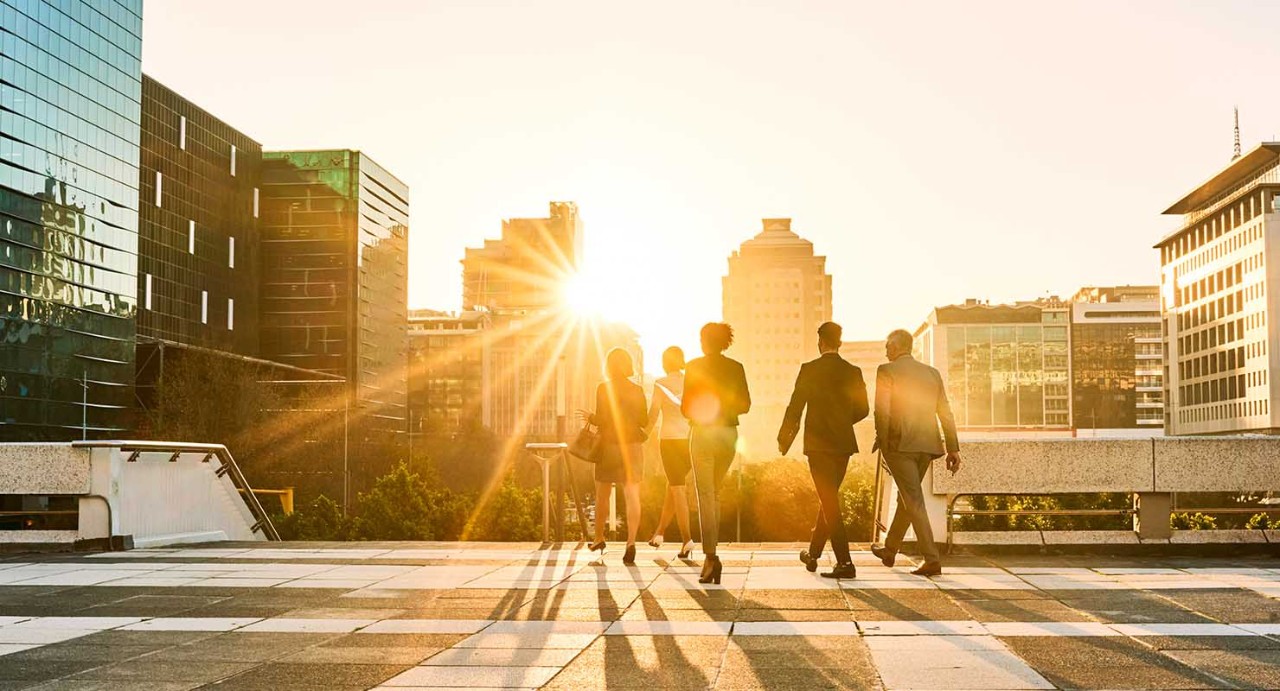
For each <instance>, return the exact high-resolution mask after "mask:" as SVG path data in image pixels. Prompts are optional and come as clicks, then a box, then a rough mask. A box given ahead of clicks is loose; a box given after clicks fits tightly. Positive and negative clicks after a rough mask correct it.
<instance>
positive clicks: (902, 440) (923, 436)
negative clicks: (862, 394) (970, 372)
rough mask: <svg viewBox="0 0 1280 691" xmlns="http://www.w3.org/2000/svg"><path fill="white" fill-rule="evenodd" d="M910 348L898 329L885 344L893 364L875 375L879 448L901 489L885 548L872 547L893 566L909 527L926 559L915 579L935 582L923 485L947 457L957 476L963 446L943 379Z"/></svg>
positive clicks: (938, 567)
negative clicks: (937, 461)
mask: <svg viewBox="0 0 1280 691" xmlns="http://www.w3.org/2000/svg"><path fill="white" fill-rule="evenodd" d="M911 342H912V338H911V334H910V333H907V332H906V331H902V330H900V329H899V330H897V331H894V332H893V333H891V334H889V338H888V340H886V341H885V344H884V354H885V357H887V358H888V359H889V362H888V363H886V364H883V365H880V367H879V368H878V369H877V370H876V445H875V448H876V449H879V450H880V452H881V453H883V454H884V460H885V465H887V466H889V473H890V474H892V475H893V481H894V483H895V484H897V485H898V510H897V512H895V513H894V515H893V524H892V525H890V526H889V534H888V535H887V536H885V539H884V547H875V546H874V545H873V546H872V547H871V552H872V553H873V554H875V555H876V556H877V557H880V561H881V562H882V563H884V565H885V566H893V560H894V557H895V556H896V555H897V553H898V550H899V548H901V547H902V538H903V536H905V535H906V534H907V526H908V525H911V526H912V527H913V528H915V533H916V543H917V544H919V546H920V552H921V554H923V555H924V563H923V564H921V565H920V568H918V569H916V570H915V571H912V572H911V573H913V574H916V575H918V576H936V575H938V574H940V573H942V559H941V557H940V556H939V554H938V546H937V545H936V544H934V541H933V526H931V525H929V514H928V513H927V512H926V511H925V505H924V489H923V488H922V487H921V485H920V482H921V480H922V479H923V478H924V476H925V473H927V472H929V464H930V463H932V462H933V459H935V458H940V457H942V456H943V455H944V454H945V455H946V457H947V470H950V471H951V472H953V473H954V472H955V471H956V470H958V469H959V468H960V441H959V438H958V437H957V435H956V421H955V417H953V416H952V414H951V404H950V403H949V402H948V401H947V390H946V387H944V386H943V384H942V375H941V374H938V370H936V369H934V368H932V367H930V366H928V365H926V364H924V363H921V362H917V361H916V359H915V358H913V357H911ZM939 425H941V427H942V431H941V433H939V431H938V427H939Z"/></svg>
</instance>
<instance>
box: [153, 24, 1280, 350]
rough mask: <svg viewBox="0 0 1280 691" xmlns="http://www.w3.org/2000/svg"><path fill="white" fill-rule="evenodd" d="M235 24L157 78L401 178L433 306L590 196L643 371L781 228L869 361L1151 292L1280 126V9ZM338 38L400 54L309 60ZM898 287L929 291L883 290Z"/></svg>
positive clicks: (202, 28)
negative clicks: (1066, 308)
mask: <svg viewBox="0 0 1280 691" xmlns="http://www.w3.org/2000/svg"><path fill="white" fill-rule="evenodd" d="M237 4H242V5H244V6H245V8H248V4H247V3H237V2H230V3H226V4H223V5H219V6H217V7H205V6H191V5H189V4H187V3H177V2H173V1H171V0H151V2H149V3H148V4H147V5H146V16H145V17H144V22H143V27H144V34H145V40H144V44H143V45H144V52H143V68H144V70H146V71H147V72H148V73H149V74H151V75H152V76H154V77H156V78H157V79H159V80H160V81H162V82H164V83H166V84H167V85H169V86H170V87H172V88H174V89H176V90H178V91H179V92H181V93H183V94H184V95H187V96H188V97H190V98H191V99H192V100H194V101H195V102H196V103H198V104H199V105H201V106H202V107H204V108H207V109H209V110H210V111H212V112H214V113H216V114H218V115H219V117H223V118H225V119H227V120H228V121H229V122H231V123H232V124H234V125H235V126H236V127H239V128H242V129H243V130H244V131H246V132H248V133H250V134H251V136H254V137H256V138H259V139H260V141H261V142H262V143H263V145H264V146H265V147H267V148H292V147H297V148H315V147H325V146H337V145H341V146H351V147H352V148H359V149H361V150H363V151H365V152H366V153H368V154H369V155H370V156H372V157H373V158H375V159H376V160H378V161H380V162H382V163H383V164H384V165H385V166H387V168H388V169H389V170H392V171H393V172H395V173H396V174H397V175H398V176H400V177H402V178H403V179H404V180H405V181H406V182H407V183H408V184H409V186H410V188H411V190H412V194H413V198H414V200H415V208H416V209H417V210H418V213H417V214H415V215H414V217H413V218H411V221H410V228H411V240H410V245H411V250H410V251H411V259H410V261H411V263H410V281H411V285H410V298H409V300H410V307H413V308H419V307H429V308H435V309H451V310H452V309H458V308H460V307H461V304H460V293H461V286H460V280H459V278H460V274H461V267H460V264H459V263H458V260H460V259H461V257H462V254H463V251H464V248H465V247H468V246H478V245H480V244H482V242H483V240H484V238H486V237H496V236H497V235H498V234H499V231H500V227H501V219H503V218H511V217H529V216H539V215H541V214H542V213H543V210H544V209H545V207H546V204H547V202H548V201H553V200H557V201H560V200H562V201H573V202H575V203H577V204H578V205H579V207H580V209H581V210H582V216H583V219H584V223H585V229H586V230H585V232H586V236H585V254H586V262H587V266H588V267H590V271H591V272H593V273H596V274H598V277H597V278H596V280H602V279H603V278H604V277H608V278H609V279H612V280H613V281H614V282H613V283H612V284H611V286H609V287H610V288H616V289H617V292H616V293H615V294H614V295H613V297H614V298H615V299H616V300H617V302H618V304H617V305H616V308H617V309H616V312H610V313H609V314H608V316H610V317H612V318H616V319H618V320H620V321H624V322H627V323H628V324H630V325H631V326H633V327H634V328H636V330H637V331H639V332H640V334H641V337H642V339H643V343H644V346H645V350H646V353H647V354H650V353H655V352H658V351H660V350H661V348H662V347H664V346H665V345H667V344H668V343H669V342H677V343H680V344H682V345H686V346H689V345H692V343H693V342H694V341H695V340H696V338H695V334H696V329H697V327H698V326H700V325H701V324H702V323H703V322H706V321H712V320H717V319H719V318H720V277H721V276H723V275H724V273H725V271H726V269H727V259H728V256H729V254H730V253H731V252H732V251H733V250H734V249H736V248H737V247H738V245H739V244H740V243H741V242H743V241H745V240H747V239H749V238H750V237H752V236H753V235H755V234H756V233H757V232H758V228H759V222H760V219H761V218H765V217H790V218H793V219H794V228H795V230H796V232H797V233H798V234H799V235H801V236H803V237H805V238H806V239H809V240H811V241H813V242H814V244H815V249H816V251H817V252H818V253H819V254H823V255H826V256H827V257H828V258H829V260H828V269H829V271H830V273H831V274H832V275H833V276H834V278H835V280H834V291H835V315H834V316H835V319H836V320H837V321H840V322H841V323H843V324H844V325H845V327H846V333H847V334H848V336H849V338H850V340H863V339H866V340H870V339H876V338H882V337H883V334H884V333H887V331H888V330H890V329H891V328H896V327H905V328H914V327H915V326H917V325H918V324H919V323H921V322H922V321H923V319H924V318H925V316H926V315H927V314H928V311H929V310H930V309H931V308H932V307H934V306H937V305H942V304H950V303H958V302H962V301H963V300H965V299H966V298H981V299H989V300H991V301H992V302H1002V301H1006V300H1014V299H1029V298H1034V297H1038V296H1046V295H1049V294H1058V295H1060V296H1064V297H1065V296H1068V295H1070V294H1071V293H1072V292H1073V291H1074V290H1075V289H1076V288H1078V287H1080V286H1084V285H1119V284H1155V283H1156V282H1157V280H1158V271H1159V258H1158V255H1157V254H1156V252H1155V250H1153V249H1152V248H1151V246H1152V245H1153V244H1154V243H1155V242H1156V241H1157V240H1159V238H1161V237H1163V236H1164V235H1166V234H1167V233H1168V232H1170V231H1171V230H1172V229H1173V228H1175V227H1176V225H1177V224H1178V222H1179V219H1176V218H1163V217H1161V216H1160V211H1161V210H1163V209H1164V208H1166V207H1167V206H1168V204H1169V203H1171V202H1172V201H1173V200H1175V199H1177V198H1178V197H1179V196H1181V194H1183V193H1185V191H1187V190H1189V189H1192V188H1193V187H1195V186H1196V185H1198V184H1199V183H1201V182H1202V181H1203V180H1204V178H1205V175H1204V171H1206V170H1214V169H1218V168H1221V167H1222V166H1225V165H1226V164H1227V163H1228V162H1229V160H1230V154H1231V144H1232V139H1231V134H1232V132H1231V109H1232V107H1233V106H1235V105H1239V107H1240V110H1241V122H1242V130H1243V138H1242V139H1243V142H1244V146H1245V149H1246V150H1247V149H1249V148H1251V147H1252V146H1253V145H1255V144H1256V143H1257V142H1258V141H1259V140H1260V139H1267V138H1269V137H1268V136H1266V135H1268V134H1270V131H1269V130H1267V129H1266V127H1265V126H1262V125H1260V123H1266V122H1280V98H1276V97H1273V96H1270V95H1268V94H1267V93H1266V92H1265V91H1264V90H1260V89H1258V88H1257V87H1256V84H1258V83H1261V82H1262V81H1263V80H1264V79H1265V78H1266V76H1267V75H1266V73H1265V70H1264V68H1263V67H1262V66H1263V65H1265V64H1267V62H1268V61H1267V59H1266V58H1267V57H1272V56H1274V53H1275V51H1276V48H1275V47H1274V46H1273V45H1270V41H1269V39H1268V37H1267V36H1266V32H1265V31H1264V30H1263V27H1265V26H1268V25H1270V24H1271V22H1269V21H1267V19H1268V17H1269V16H1271V17H1273V18H1275V19H1280V8H1270V7H1253V6H1250V7H1251V9H1250V11H1249V12H1239V13H1236V14H1238V15H1239V16H1238V17H1234V18H1233V17H1226V16H1224V15H1226V14H1228V13H1226V12H1219V11H1218V8H1214V7H1202V6H1197V5H1193V4H1190V3H1182V4H1175V5H1166V4H1160V5H1157V4H1155V3H1129V4H1125V5H1120V6H1114V5H1108V6H1107V8H1106V9H1105V10H1104V9H1095V8H1088V7H1055V8H1052V9H1050V10H1043V9H1040V8H1027V7H1022V6H1019V5H1016V4H1008V3H986V4H983V5H980V6H966V7H965V8H955V7H947V6H945V5H936V6H934V7H933V8H932V10H931V11H930V12H929V13H928V16H930V17H931V18H932V19H933V20H934V21H931V22H927V23H921V22H919V21H918V20H917V14H918V10H914V11H912V14H911V15H908V14H906V13H907V12H908V10H905V9H898V8H893V7H875V6H862V7H858V8H849V7H845V6H843V5H829V6H823V5H822V4H818V3H808V4H805V5H803V6H800V7H794V8H793V7H792V6H790V5H783V4H781V3H778V4H773V5H766V6H756V7H751V8H742V7H731V6H730V5H728V4H726V3H714V4H709V5H700V6H698V7H694V8H687V7H686V8H681V11H680V18H681V21H680V22H679V23H674V22H668V21H666V19H665V17H666V16H669V15H668V14H666V13H662V12H653V13H647V14H644V15H643V16H631V15H626V14H624V13H615V12H611V11H610V10H608V9H607V8H600V7H595V6H593V5H590V4H587V3H578V2H562V3H555V4H554V5H544V6H539V7H538V8H532V7H527V6H522V5H519V4H515V3H486V4H482V5H477V4H473V3H434V2H433V3H407V2H384V3H379V9H381V10H383V11H382V12H381V13H380V15H379V17H381V18H370V17H369V16H368V15H362V16H361V21H360V22H357V23H352V22H350V21H347V20H348V19H349V17H347V15H345V14H343V13H341V12H337V11H335V9H336V8H337V7H338V4H337V3H332V2H329V3H323V2H315V3H307V4H305V5H303V4H302V3H299V2H292V1H283V2H277V3H271V4H270V5H267V6H258V5H254V6H253V7H252V11H250V10H249V9H245V10H244V11H243V12H241V11H237V10H236V5H237ZM1241 4H1243V3H1241ZM671 7H672V8H674V7H675V6H674V5H672V6H671ZM244 16H254V17H255V22H254V23H252V24H250V25H243V26H242V25H240V24H238V23H236V22H237V21H238V20H237V18H238V17H244ZM624 20H625V21H624ZM196 27H198V29H199V30H195V28H196ZM282 27H285V28H287V29H282ZM908 27H909V29H910V30H909V31H908V30H907V28H908ZM1035 27H1050V28H1049V29H1044V30H1036V28H1035ZM231 36H234V40H235V41H236V43H237V45H239V46H244V48H242V49H241V50H236V51H226V50H225V45H226V41H227V40H228V38H229V37H231ZM476 36H480V37H482V38H480V39H478V40H477V39H475V38H473V37H476ZM548 36H550V37H552V39H551V40H548V39H546V38H545V37H548ZM557 36H564V37H566V39H565V40H561V41H557V40H554V37H557ZM1079 36H1089V37H1090V43H1089V48H1090V50H1091V51H1092V52H1089V53H1081V52H1080V51H1079V47H1080V45H1081V44H1079V43H1078V42H1077V40H1076V37H1079ZM468 37H472V38H468ZM535 37H537V41H536V43H535V42H534V41H535ZM1227 39H1229V41H1230V43H1229V44H1226V43H1223V41H1225V40H1227ZM338 40H343V41H352V42H353V43H354V44H355V45H357V46H364V45H374V43H375V42H376V45H377V46H378V48H379V50H378V51H366V52H360V51H356V52H354V53H353V52H352V51H336V50H335V51H328V52H326V51H324V50H317V49H316V46H317V45H329V44H332V43H334V42H335V41H338ZM1190 45H1194V46H1196V47H1197V49H1196V50H1188V49H1187V46H1190ZM208 55H217V56H218V60H207V59H205V57H206V56H208ZM1242 55H1244V56H1248V57H1249V58H1250V59H1248V60H1241V56H1242ZM1254 65H1257V67H1256V68H1255V67H1253V66H1254ZM264 73H265V74H276V75H279V76H282V77H284V78H285V79H283V80H282V79H278V78H276V79H261V78H258V75H262V74H264ZM228 75H231V76H232V78H228ZM235 75H243V76H245V77H248V78H245V79H237V78H234V76H235ZM282 87H283V88H282ZM368 94H393V95H395V97H396V98H394V99H393V100H392V101H390V102H389V104H388V105H386V107H372V105H373V104H374V103H376V102H377V99H376V98H374V99H370V98H366V97H365V96H366V95H368ZM1204 94H1208V96H1207V97H1205V96H1203V95H1204ZM344 96H345V97H344ZM381 98H385V97H381ZM316 104H322V106H323V107H316ZM1277 129H1280V128H1277ZM1050 133H1052V134H1050ZM1170 142H1173V143H1174V144H1172V145H1171V144H1170ZM1081 171H1084V172H1081ZM1010 237H1019V238H1020V240H1015V241H1010V242H1005V243H1003V244H1002V245H1001V246H998V247H991V246H990V245H991V243H993V242H996V241H1000V240H1002V239H1005V238H1010ZM636 238H640V239H642V241H636V240H635V239H636ZM675 248H679V250H680V251H678V252H677V251H676V250H675ZM869 257H870V259H868V258H869ZM904 263H909V264H910V265H911V266H912V267H913V271H914V272H915V275H916V276H923V277H929V278H928V279H927V280H926V279H921V278H916V279H909V280H910V281H911V284H912V285H910V286H909V287H907V288H902V289H896V290H886V289H885V286H886V285H893V284H894V283H895V282H896V281H900V280H901V278H900V274H901V271H900V270H899V268H898V267H899V266H900V265H902V264H904ZM869 295H874V296H876V299H875V300H866V299H863V300H860V299H858V298H857V297H856V296H869ZM654 305H658V306H664V307H665V306H672V305H678V306H679V309H678V310H675V311H671V310H655V309H653V306H654Z"/></svg>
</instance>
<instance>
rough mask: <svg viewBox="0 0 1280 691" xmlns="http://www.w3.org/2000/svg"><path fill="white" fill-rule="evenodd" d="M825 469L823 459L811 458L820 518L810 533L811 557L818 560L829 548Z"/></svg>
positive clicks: (811, 469) (810, 471)
mask: <svg viewBox="0 0 1280 691" xmlns="http://www.w3.org/2000/svg"><path fill="white" fill-rule="evenodd" d="M825 472H826V471H825V468H824V467H823V462H822V458H821V457H820V456H817V455H813V456H809V477H811V478H813V489H814V491H815V492H817V494H818V517H817V518H815V519H813V530H812V531H811V532H810V533H809V557H810V558H812V559H817V558H818V557H821V556H822V549H823V548H824V547H826V546H827V537H828V536H829V533H828V531H827V518H826V512H825V510H824V509H823V506H822V485H823V483H824V482H826V479H825Z"/></svg>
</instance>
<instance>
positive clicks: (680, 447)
mask: <svg viewBox="0 0 1280 691" xmlns="http://www.w3.org/2000/svg"><path fill="white" fill-rule="evenodd" d="M662 369H663V370H664V371H665V372H666V373H667V375H666V376H665V377H663V378H661V379H659V380H657V381H656V382H654V385H653V396H652V397H650V399H649V400H650V401H651V403H650V404H649V426H648V427H647V428H646V431H648V432H649V433H652V432H653V428H654V426H655V425H657V423H658V417H659V416H661V417H662V428H661V430H660V431H659V441H658V451H659V453H661V455H662V469H663V470H664V471H666V475H667V494H666V496H665V497H664V498H663V500H662V514H661V516H659V518H658V527H657V528H655V529H654V531H653V538H652V539H650V540H649V545H650V546H652V547H661V546H662V542H663V537H664V536H663V533H664V532H666V530H667V526H668V525H670V524H671V517H672V516H675V519H676V523H677V524H678V525H679V526H680V537H681V538H682V540H683V545H682V546H681V547H680V553H679V554H677V555H676V558H677V559H688V558H689V554H690V553H691V552H692V551H693V536H692V533H690V532H689V499H688V497H687V496H686V495H685V491H684V488H685V482H686V480H688V478H689V470H690V468H692V467H693V466H692V462H691V461H690V459H689V421H688V420H685V418H684V414H683V413H681V412H680V399H681V397H682V396H684V351H683V350H681V349H680V348H679V347H678V346H671V347H670V348H667V349H666V350H665V351H663V353H662Z"/></svg>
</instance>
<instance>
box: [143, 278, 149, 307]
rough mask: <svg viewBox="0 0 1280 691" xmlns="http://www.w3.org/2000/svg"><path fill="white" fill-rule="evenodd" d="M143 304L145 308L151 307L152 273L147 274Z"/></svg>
mask: <svg viewBox="0 0 1280 691" xmlns="http://www.w3.org/2000/svg"><path fill="white" fill-rule="evenodd" d="M142 295H143V298H142V305H143V307H144V308H145V309H151V274H147V287H146V290H144V291H143V294H142Z"/></svg>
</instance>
